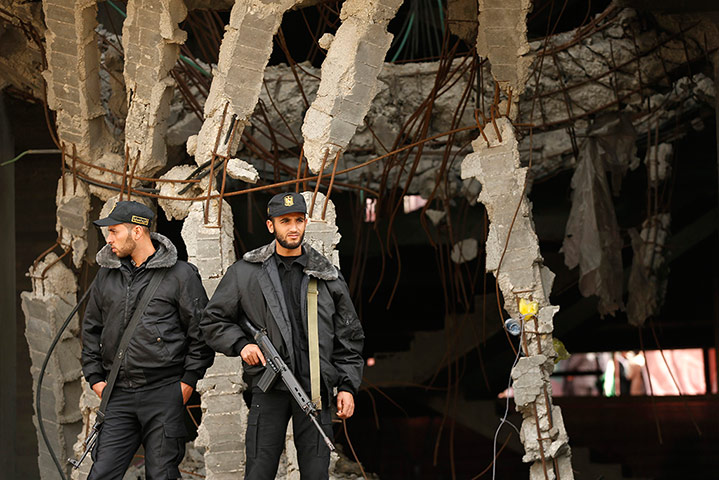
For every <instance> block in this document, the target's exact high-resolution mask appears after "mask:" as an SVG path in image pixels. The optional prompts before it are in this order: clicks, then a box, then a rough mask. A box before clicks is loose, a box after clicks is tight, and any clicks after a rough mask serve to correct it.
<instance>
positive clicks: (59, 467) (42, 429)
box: [35, 280, 95, 480]
mask: <svg viewBox="0 0 719 480" xmlns="http://www.w3.org/2000/svg"><path fill="white" fill-rule="evenodd" d="M93 285H95V280H93V281H92V283H91V284H90V286H89V287H88V288H87V290H86V291H85V293H84V294H83V295H82V297H81V298H80V301H78V302H77V305H75V308H73V309H72V311H71V312H70V315H68V316H67V318H66V319H65V323H63V324H62V326H61V327H60V329H59V330H58V331H57V333H56V334H55V338H54V339H53V340H52V343H51V344H50V348H49V349H48V350H47V354H46V355H45V360H44V361H43V362H42V367H41V368H40V376H39V377H38V379H37V393H36V394H35V413H36V414H37V425H38V427H39V428H40V434H41V435H42V439H43V441H44V442H45V445H46V446H47V451H48V452H49V453H50V457H52V461H53V462H55V467H57V471H58V473H59V474H60V478H62V480H67V477H66V476H65V471H64V470H63V468H62V465H60V461H59V460H58V459H57V455H55V451H54V450H53V449H52V445H50V439H49V438H48V437H47V433H46V432H45V425H43V421H42V409H41V402H40V398H41V396H42V381H43V379H44V378H45V370H46V369H47V363H48V361H49V360H50V355H52V352H53V350H55V346H56V345H57V342H59V341H60V337H61V336H62V334H63V332H64V331H65V329H66V328H67V326H68V325H70V321H72V318H73V317H74V316H75V314H76V313H77V311H78V310H79V309H80V306H81V305H82V304H83V303H84V302H85V300H86V299H87V296H88V295H89V294H90V292H91V291H92V287H93Z"/></svg>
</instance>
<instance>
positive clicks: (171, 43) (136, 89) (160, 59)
mask: <svg viewBox="0 0 719 480" xmlns="http://www.w3.org/2000/svg"><path fill="white" fill-rule="evenodd" d="M186 15H187V8H185V3H184V2H183V0H161V1H156V0H130V1H129V2H128V3H127V19H126V20H125V23H124V24H123V26H122V45H123V48H124V50H125V70H124V77H125V86H126V90H127V103H128V111H127V119H126V121H125V145H126V146H127V147H128V149H129V154H130V161H129V162H128V166H127V168H128V173H129V172H130V171H131V170H133V169H134V172H135V175H151V174H152V173H154V172H156V171H157V170H159V169H160V168H162V167H163V166H164V165H165V163H166V161H167V158H166V157H167V145H166V141H165V137H166V135H167V118H168V116H169V114H170V101H171V100H172V90H173V87H174V85H175V81H174V80H173V79H172V77H171V76H170V71H171V70H172V68H173V67H174V66H175V63H176V62H177V59H178V58H179V54H180V45H181V44H183V43H185V39H186V38H187V33H186V32H184V31H182V30H180V29H179V28H178V24H179V23H180V22H182V21H183V20H184V19H185V16H186ZM138 153H139V160H137V158H138ZM135 161H137V166H136V167H135V166H134V162H135Z"/></svg>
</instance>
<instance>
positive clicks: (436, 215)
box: [424, 208, 447, 227]
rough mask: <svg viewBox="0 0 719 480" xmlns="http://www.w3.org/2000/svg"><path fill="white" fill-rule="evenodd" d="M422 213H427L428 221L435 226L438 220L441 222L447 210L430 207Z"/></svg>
mask: <svg viewBox="0 0 719 480" xmlns="http://www.w3.org/2000/svg"><path fill="white" fill-rule="evenodd" d="M424 213H425V215H427V218H429V221H430V222H432V225H434V226H435V227H436V226H437V225H439V222H441V221H442V220H443V219H444V217H445V216H446V215H447V212H443V211H440V210H432V209H431V208H429V209H427V210H426V211H425V212H424Z"/></svg>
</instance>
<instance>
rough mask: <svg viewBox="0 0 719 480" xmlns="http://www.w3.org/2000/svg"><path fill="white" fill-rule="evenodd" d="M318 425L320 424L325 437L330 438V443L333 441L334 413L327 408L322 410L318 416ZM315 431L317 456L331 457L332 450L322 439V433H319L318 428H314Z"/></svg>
mask: <svg viewBox="0 0 719 480" xmlns="http://www.w3.org/2000/svg"><path fill="white" fill-rule="evenodd" d="M317 423H319V424H320V426H321V427H322V430H323V431H324V432H325V435H327V438H329V439H330V441H333V437H334V432H333V431H332V412H331V411H330V409H329V408H327V407H325V408H324V409H322V410H320V414H319V415H318V416H317ZM314 431H315V432H316V433H317V453H316V455H317V456H318V457H324V456H327V455H329V453H330V449H329V447H328V446H327V444H326V443H325V439H324V438H322V435H321V434H320V432H318V431H317V428H314Z"/></svg>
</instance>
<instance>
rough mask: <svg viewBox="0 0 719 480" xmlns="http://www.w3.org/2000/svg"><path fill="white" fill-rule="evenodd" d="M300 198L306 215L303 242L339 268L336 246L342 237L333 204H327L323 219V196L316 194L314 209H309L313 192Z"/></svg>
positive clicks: (303, 193)
mask: <svg viewBox="0 0 719 480" xmlns="http://www.w3.org/2000/svg"><path fill="white" fill-rule="evenodd" d="M302 196H303V197H304V198H305V203H306V204H307V213H308V215H307V227H306V228H305V242H306V243H307V244H309V245H310V246H311V247H312V248H314V249H315V250H317V251H318V252H320V253H321V254H322V255H324V256H325V257H327V258H328V259H329V260H330V261H331V262H332V263H333V264H334V266H336V267H337V268H339V267H340V253H339V251H338V250H337V244H338V243H340V239H341V238H342V235H340V233H339V230H338V228H337V213H336V212H335V205H334V203H333V202H332V201H331V200H330V201H328V202H327V209H326V211H325V212H324V213H325V215H324V218H322V213H323V209H324V204H325V198H326V197H325V195H324V194H323V193H321V192H317V198H316V199H315V206H314V208H310V205H311V204H312V196H313V192H302ZM310 210H312V215H309V212H310Z"/></svg>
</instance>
